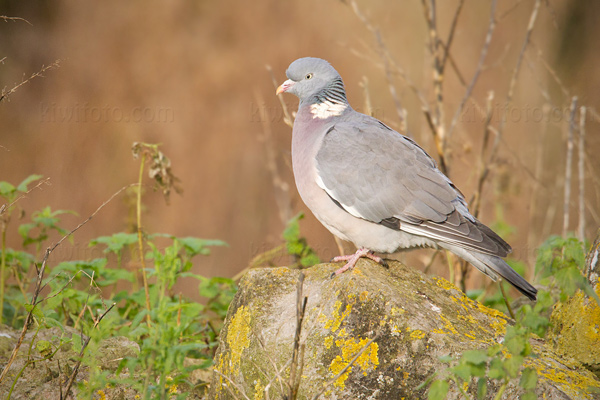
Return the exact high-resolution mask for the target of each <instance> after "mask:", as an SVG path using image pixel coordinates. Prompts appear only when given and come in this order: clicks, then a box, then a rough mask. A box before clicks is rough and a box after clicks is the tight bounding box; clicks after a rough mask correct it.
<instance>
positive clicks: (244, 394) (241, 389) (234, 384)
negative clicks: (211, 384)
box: [213, 368, 250, 400]
mask: <svg viewBox="0 0 600 400" xmlns="http://www.w3.org/2000/svg"><path fill="white" fill-rule="evenodd" d="M213 371H215V372H216V373H217V374H218V375H220V376H222V377H223V378H225V379H227V380H228V381H229V383H231V385H232V386H233V387H234V388H236V389H237V390H238V392H240V393H241V394H242V396H244V398H245V399H246V400H250V398H249V397H248V396H246V393H244V390H243V388H241V387H240V386H239V385H238V384H237V383H235V382H234V381H232V380H231V378H230V377H228V376H227V375H225V374H223V373H222V372H221V371H219V370H218V369H216V368H215V369H214V370H213ZM221 385H222V386H225V389H227V390H228V391H229V393H230V394H231V395H232V396H233V397H234V398H235V399H237V398H238V397H237V396H236V395H235V393H233V390H231V389H230V388H229V386H227V385H226V384H224V383H222V384H221Z"/></svg>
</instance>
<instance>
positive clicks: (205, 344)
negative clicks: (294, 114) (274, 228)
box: [0, 153, 237, 399]
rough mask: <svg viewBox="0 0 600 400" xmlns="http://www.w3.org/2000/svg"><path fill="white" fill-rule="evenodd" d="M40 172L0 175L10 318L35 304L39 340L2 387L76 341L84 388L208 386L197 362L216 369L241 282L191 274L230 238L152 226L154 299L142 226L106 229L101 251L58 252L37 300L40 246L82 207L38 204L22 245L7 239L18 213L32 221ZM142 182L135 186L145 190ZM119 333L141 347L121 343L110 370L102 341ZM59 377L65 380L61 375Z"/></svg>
mask: <svg viewBox="0 0 600 400" xmlns="http://www.w3.org/2000/svg"><path fill="white" fill-rule="evenodd" d="M161 154H162V153H161ZM163 157H164V155H163ZM150 172H153V171H150ZM153 173H154V175H156V172H155V171H154V172H153ZM41 179H42V177H41V176H40V175H31V176H29V177H28V178H26V179H25V180H24V181H23V182H22V183H20V184H19V185H16V186H14V185H12V184H10V183H8V182H0V196H1V197H2V200H3V201H4V202H5V203H6V205H7V206H5V207H3V210H2V252H1V259H2V285H1V288H2V311H3V312H2V313H1V317H2V322H3V323H5V324H7V326H8V327H12V328H14V329H22V328H23V323H24V321H25V316H26V315H27V313H29V312H30V311H31V312H32V313H33V323H32V325H31V326H29V327H28V330H29V331H31V330H33V331H34V332H35V336H34V340H32V341H31V343H30V345H29V346H27V347H28V348H29V350H27V347H21V349H20V353H19V354H21V355H20V356H19V357H26V359H27V360H29V361H27V362H26V363H24V364H23V365H24V366H23V367H22V369H21V370H20V371H19V372H18V373H17V371H12V370H9V373H8V374H7V376H6V377H5V378H4V379H5V380H6V382H7V383H8V384H7V385H5V384H4V382H3V385H2V386H3V387H8V388H11V389H10V390H9V392H4V391H2V393H3V395H6V396H7V397H6V398H10V396H11V395H12V393H13V390H14V388H15V387H18V385H17V384H18V383H19V378H20V376H21V375H22V373H24V372H25V373H26V372H27V369H31V368H33V364H34V363H40V362H42V361H43V360H48V361H47V362H49V363H51V364H48V365H50V366H52V367H53V368H54V366H55V365H56V361H55V360H53V357H54V355H55V354H56V352H57V351H59V350H60V349H63V350H64V349H67V348H69V349H72V350H73V351H74V352H76V353H78V352H80V351H82V350H84V351H83V358H82V370H83V371H82V372H83V375H82V376H83V377H84V379H80V383H79V384H78V387H77V393H78V396H80V397H81V396H82V397H88V398H93V397H94V398H95V397H97V395H98V393H100V391H102V392H103V394H104V395H109V394H110V393H111V391H112V389H111V388H114V387H115V386H117V385H119V386H125V387H128V388H130V389H131V390H132V393H136V394H137V395H138V396H139V398H143V399H150V398H164V397H165V396H168V397H169V398H172V399H174V398H182V399H183V398H186V397H187V396H188V395H189V394H190V393H192V392H194V393H202V392H203V390H204V389H203V386H205V383H203V382H201V381H197V380H196V381H190V377H191V376H192V374H193V373H194V370H197V369H207V368H208V367H210V365H211V364H212V357H213V352H214V349H215V346H216V338H217V336H218V333H219V330H220V328H221V326H222V321H223V319H224V318H225V315H226V313H227V307H228V306H229V303H230V301H231V299H232V298H233V295H234V294H235V292H236V290H237V287H236V284H235V282H233V281H232V280H231V279H228V278H221V277H213V278H207V277H204V276H200V275H197V274H194V273H192V272H191V269H192V267H193V266H194V265H195V264H197V263H199V262H200V260H199V259H198V256H206V255H209V254H210V249H211V247H214V246H224V245H225V243H224V242H222V241H219V240H205V239H200V238H195V237H176V236H173V235H169V234H149V233H147V232H144V233H143V245H144V246H143V248H144V254H143V255H142V257H143V258H144V261H146V262H148V264H147V268H146V271H145V272H146V273H147V276H148V280H149V284H148V300H147V301H148V304H149V307H148V308H147V305H146V295H145V293H144V287H143V286H142V285H141V284H140V281H139V273H137V271H136V270H137V269H139V265H140V254H139V251H138V247H137V244H138V235H137V234H136V233H128V232H117V233H115V234H112V235H106V236H101V237H98V238H95V239H93V240H91V241H90V242H89V244H88V246H89V248H90V249H91V250H92V251H91V252H93V250H94V249H99V250H102V251H101V252H99V254H102V256H101V257H96V258H91V259H82V260H65V261H61V260H57V261H54V260H53V261H54V262H53V263H52V265H53V266H52V267H48V269H47V271H46V275H45V278H44V280H43V282H42V285H43V287H45V288H46V289H45V291H44V293H43V295H44V297H43V300H42V301H39V302H37V303H35V304H31V300H30V294H31V292H32V291H34V289H35V288H34V284H35V282H36V280H35V277H36V275H37V274H38V270H39V266H40V265H41V264H42V253H41V249H42V248H43V246H48V238H49V234H50V232H51V231H56V232H58V234H60V235H66V234H67V233H68V230H67V229H65V227H64V224H63V223H62V221H61V218H62V217H64V215H66V214H75V213H74V212H72V211H65V210H58V211H54V210H51V209H50V207H45V208H43V209H42V210H40V211H34V212H33V213H31V218H30V221H26V220H25V222H22V223H21V224H20V225H19V226H18V227H16V232H17V233H18V234H19V235H20V236H21V239H22V246H23V250H17V249H12V248H9V247H8V246H7V245H6V242H7V241H6V237H7V235H12V230H11V229H10V228H12V227H13V225H14V222H17V221H15V218H14V215H15V214H17V213H18V214H19V216H20V218H19V219H20V220H24V219H25V218H24V217H25V216H26V214H27V213H26V211H25V210H22V209H20V208H19V203H18V200H19V196H21V195H23V194H25V193H27V192H28V191H30V190H31V187H32V186H33V184H35V183H38V185H39V184H41V183H43V182H45V180H44V181H42V180H41ZM138 188H139V186H138V187H135V188H134V189H135V190H133V191H131V192H130V195H136V194H137V190H138ZM161 189H163V191H164V188H162V187H161ZM34 194H35V193H34ZM34 194H33V195H34ZM133 211H135V210H133ZM11 217H12V218H11ZM11 222H13V223H12V224H11ZM71 238H72V236H71ZM29 249H32V250H31V251H29ZM115 261H116V262H115ZM115 264H116V265H115ZM182 280H185V281H186V284H188V285H189V284H190V282H193V281H196V282H197V283H196V285H197V287H198V293H199V295H200V296H201V297H203V298H205V299H206V300H205V302H204V303H205V304H201V303H198V302H196V301H192V300H191V299H189V298H187V297H186V296H183V295H182V294H181V293H179V290H177V289H175V287H176V286H175V285H176V283H177V282H180V281H182ZM113 303H114V304H116V306H115V307H114V309H112V310H111V312H109V313H107V314H106V316H105V318H104V319H103V320H102V321H101V322H100V323H97V319H98V316H99V315H100V314H101V313H102V312H103V311H106V310H109V305H110V304H113ZM71 327H72V328H75V329H76V330H75V331H73V330H72V329H71ZM53 328H54V329H58V331H57V333H58V332H59V333H58V335H56V334H54V336H52V337H53V338H54V339H52V340H41V339H40V340H37V341H35V337H38V335H39V333H40V332H44V331H46V330H49V329H53ZM39 336H43V335H39ZM44 337H45V336H44ZM88 337H89V341H87V338H88ZM116 337H125V338H127V339H129V343H132V342H134V343H137V344H138V345H139V351H135V352H133V353H128V352H126V351H124V350H123V349H122V348H121V349H120V350H116V352H115V354H113V355H114V357H115V359H116V360H117V362H113V363H112V364H113V368H112V370H106V369H105V368H106V365H105V363H104V362H102V361H101V359H102V357H103V355H104V354H105V353H106V352H107V349H106V348H104V347H103V346H104V343H106V341H107V339H109V338H116ZM31 346H33V347H31ZM65 346H67V347H65ZM86 346H87V347H86ZM12 347H14V343H13V342H11V348H10V349H6V352H4V354H5V356H6V357H7V358H8V355H10V352H11V351H12ZM24 353H25V354H24ZM3 357H4V356H3ZM54 358H56V357H54ZM77 358H78V357H77ZM74 359H75V358H74ZM74 362H75V361H74V360H66V361H65V360H62V363H63V365H62V368H63V369H64V368H67V369H69V371H71V370H72V369H73V367H74V365H75V364H74ZM59 364H60V362H59ZM64 364H66V365H64ZM38 365H39V364H38ZM46 368H48V367H46ZM57 374H60V372H54V373H53V374H52V375H50V378H48V379H56V378H57V376H54V375H57ZM55 382H56V386H57V387H58V385H59V383H58V380H56V381H55ZM63 385H64V382H63ZM57 393H58V389H57Z"/></svg>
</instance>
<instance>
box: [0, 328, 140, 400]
mask: <svg viewBox="0 0 600 400" xmlns="http://www.w3.org/2000/svg"><path fill="white" fill-rule="evenodd" d="M19 334H20V332H18V331H15V330H13V329H12V328H10V327H8V326H6V325H3V326H2V329H0V370H1V369H2V368H4V365H5V364H6V361H7V360H8V358H9V357H10V355H11V353H12V350H13V348H14V346H15V344H16V343H17V339H18V337H19ZM73 335H75V336H80V332H79V331H77V330H76V329H73V328H71V327H68V326H66V327H64V331H62V330H61V329H59V328H50V329H41V330H39V331H38V332H37V333H36V331H35V330H33V329H32V330H30V331H29V332H27V334H26V335H25V339H24V340H23V343H22V345H21V348H20V349H19V353H18V354H17V357H16V358H15V361H14V362H13V364H12V365H11V367H10V369H9V372H8V374H7V376H6V378H5V380H4V381H3V382H2V384H0V398H2V399H5V398H7V396H8V392H9V390H10V388H11V386H12V384H13V382H14V381H15V379H16V378H17V375H18V374H19V373H20V375H19V378H18V380H17V383H16V385H15V388H14V391H13V392H12V394H11V400H21V399H22V400H30V399H58V398H60V388H59V382H62V386H63V390H64V388H65V386H66V381H67V379H68V377H69V376H70V374H71V373H72V371H73V368H74V367H75V365H76V362H77V359H78V357H79V352H78V351H76V350H75V349H74V348H73V345H72V344H71V343H63V344H62V345H61V344H60V343H61V340H60V338H63V342H64V341H65V340H66V339H69V338H71V337H72V336H73ZM32 339H33V340H34V346H33V350H32V354H31V360H38V361H35V362H29V364H27V363H28V356H27V354H28V349H29V347H30V343H31V340H32ZM83 340H86V337H83V338H82V341H83ZM59 345H60V348H59V349H58V351H56V353H55V354H54V355H53V356H52V358H51V359H47V360H41V359H42V358H45V357H47V356H49V355H51V354H52V353H53V352H54V350H56V349H57V347H58V346H59ZM97 354H99V356H98V359H97V366H98V367H99V368H101V369H108V370H111V371H114V370H115V369H116V368H117V366H118V363H119V360H120V358H122V357H125V356H135V355H136V354H139V346H138V344H137V343H135V342H132V341H130V340H128V339H126V338H124V337H113V338H109V339H106V340H103V341H101V342H100V343H98V351H97ZM26 364H27V365H26ZM24 366H25V368H23V367H24ZM21 370H22V371H21ZM88 375H89V371H88V368H87V367H85V366H83V365H82V366H81V368H80V370H79V373H78V374H77V377H76V381H75V382H74V384H73V387H72V389H71V391H72V394H73V396H72V398H77V394H78V385H77V383H78V382H80V381H82V380H86V379H87V378H88ZM135 394H136V393H134V392H133V391H132V390H131V389H129V388H127V387H126V386H125V385H124V387H122V388H121V387H112V388H104V389H102V390H98V391H97V393H96V395H97V396H98V398H105V399H107V400H108V399H110V400H117V399H130V398H134V396H135ZM63 395H64V393H63ZM103 396H104V397H103Z"/></svg>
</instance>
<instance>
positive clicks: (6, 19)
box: [0, 15, 33, 26]
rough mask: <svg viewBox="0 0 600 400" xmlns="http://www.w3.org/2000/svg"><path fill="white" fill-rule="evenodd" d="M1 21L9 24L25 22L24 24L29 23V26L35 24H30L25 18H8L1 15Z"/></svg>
mask: <svg viewBox="0 0 600 400" xmlns="http://www.w3.org/2000/svg"><path fill="white" fill-rule="evenodd" d="M0 19H3V20H4V22H8V21H23V22H25V23H27V24H28V25H31V26H33V24H32V23H31V22H29V21H27V20H26V19H25V18H21V17H7V16H6V15H0Z"/></svg>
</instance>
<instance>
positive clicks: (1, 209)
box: [0, 178, 50, 215]
mask: <svg viewBox="0 0 600 400" xmlns="http://www.w3.org/2000/svg"><path fill="white" fill-rule="evenodd" d="M44 183H45V184H46V185H50V178H46V179H42V180H41V181H39V182H38V183H37V184H36V185H35V186H33V187H32V188H30V189H29V190H27V191H26V192H25V193H23V194H21V195H19V196H18V197H17V198H16V199H14V200H13V201H12V202H11V203H9V204H2V206H0V215H2V214H4V213H5V212H6V211H7V210H8V209H9V208H11V207H12V206H14V205H15V204H16V203H17V202H18V201H19V200H21V199H22V198H24V197H25V196H27V195H28V194H29V193H31V192H32V191H33V190H35V189H37V188H39V187H40V186H42V185H43V184H44Z"/></svg>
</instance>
